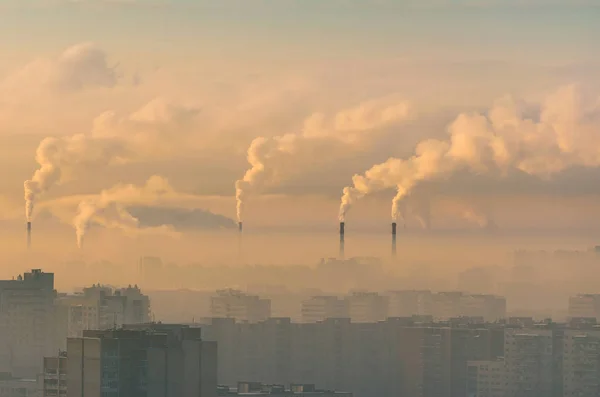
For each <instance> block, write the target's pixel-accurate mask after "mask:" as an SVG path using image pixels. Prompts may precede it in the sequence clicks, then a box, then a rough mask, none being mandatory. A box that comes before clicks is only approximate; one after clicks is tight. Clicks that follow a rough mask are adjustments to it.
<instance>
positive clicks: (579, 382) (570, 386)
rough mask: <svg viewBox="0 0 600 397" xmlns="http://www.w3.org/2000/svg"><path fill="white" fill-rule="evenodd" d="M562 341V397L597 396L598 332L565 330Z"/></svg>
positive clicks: (599, 384) (599, 370) (599, 366)
mask: <svg viewBox="0 0 600 397" xmlns="http://www.w3.org/2000/svg"><path fill="white" fill-rule="evenodd" d="M563 340H564V353H563V365H562V380H563V396H565V397H570V396H577V397H593V396H594V397H595V396H598V395H599V393H600V330H598V329H594V330H565V331H564V338H563Z"/></svg>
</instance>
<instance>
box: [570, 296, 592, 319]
mask: <svg viewBox="0 0 600 397" xmlns="http://www.w3.org/2000/svg"><path fill="white" fill-rule="evenodd" d="M569 317H570V318H575V317H579V318H595V319H596V320H600V294H579V295H575V296H571V297H570V298H569Z"/></svg>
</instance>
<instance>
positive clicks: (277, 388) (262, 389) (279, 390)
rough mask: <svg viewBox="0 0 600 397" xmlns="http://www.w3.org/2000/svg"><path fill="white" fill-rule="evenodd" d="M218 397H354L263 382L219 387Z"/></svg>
mask: <svg viewBox="0 0 600 397" xmlns="http://www.w3.org/2000/svg"><path fill="white" fill-rule="evenodd" d="M217 395H218V396H223V397H227V396H232V397H233V396H241V395H252V396H257V397H260V396H269V397H297V396H300V397H301V396H311V397H352V393H346V392H340V391H333V390H321V389H317V388H316V386H315V385H313V384H291V385H290V387H289V388H286V387H285V386H284V385H277V384H273V385H269V384H263V383H261V382H238V385H237V388H230V387H229V386H219V389H218V394H217Z"/></svg>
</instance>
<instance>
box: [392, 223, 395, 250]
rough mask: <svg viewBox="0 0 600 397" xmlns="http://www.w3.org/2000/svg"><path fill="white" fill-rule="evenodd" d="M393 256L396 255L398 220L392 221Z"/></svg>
mask: <svg viewBox="0 0 600 397" xmlns="http://www.w3.org/2000/svg"><path fill="white" fill-rule="evenodd" d="M392 256H393V257H395V256H396V222H392Z"/></svg>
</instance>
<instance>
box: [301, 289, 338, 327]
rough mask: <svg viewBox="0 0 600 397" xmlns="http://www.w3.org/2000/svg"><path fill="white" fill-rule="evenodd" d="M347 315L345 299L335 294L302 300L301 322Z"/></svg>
mask: <svg viewBox="0 0 600 397" xmlns="http://www.w3.org/2000/svg"><path fill="white" fill-rule="evenodd" d="M346 317H348V307H347V304H346V301H344V300H343V299H340V298H338V297H337V296H313V297H311V298H310V299H306V300H304V301H302V322H303V323H317V322H320V321H324V320H326V319H328V318H346Z"/></svg>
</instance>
